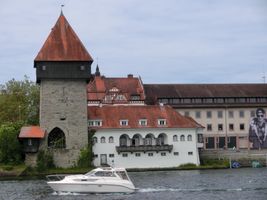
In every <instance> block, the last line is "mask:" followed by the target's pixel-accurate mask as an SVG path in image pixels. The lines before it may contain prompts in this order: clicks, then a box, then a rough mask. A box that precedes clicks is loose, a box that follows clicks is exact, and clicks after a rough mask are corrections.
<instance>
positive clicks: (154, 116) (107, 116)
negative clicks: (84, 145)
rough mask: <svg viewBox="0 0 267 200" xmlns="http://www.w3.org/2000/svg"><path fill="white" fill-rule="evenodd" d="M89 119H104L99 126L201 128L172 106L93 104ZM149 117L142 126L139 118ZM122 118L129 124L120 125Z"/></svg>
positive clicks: (89, 109) (90, 108) (89, 110)
mask: <svg viewBox="0 0 267 200" xmlns="http://www.w3.org/2000/svg"><path fill="white" fill-rule="evenodd" d="M88 119H89V120H102V126H101V127H98V128H126V129H127V128H158V127H167V128H198V127H199V128H200V127H202V126H201V125H199V124H198V123H196V122H195V121H194V120H193V119H189V118H186V117H184V116H182V115H180V114H179V113H177V112H176V111H175V110H174V109H173V108H172V107H170V106H159V105H150V106H147V105H144V106H102V107H99V106H91V107H88ZM140 119H147V126H140V125H139V120H140ZM158 119H166V121H167V125H166V126H160V125H158ZM120 120H128V126H120Z"/></svg>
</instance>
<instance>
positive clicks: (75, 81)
mask: <svg viewBox="0 0 267 200" xmlns="http://www.w3.org/2000/svg"><path fill="white" fill-rule="evenodd" d="M92 62H93V59H92V57H91V56H90V54H89V53H88V52H87V50H86V49H85V47H84V46H83V44H82V42H81V41H80V39H79V38H78V36H77V35H76V34H75V32H74V31H73V29H72V28H71V26H70V24H69V23H68V21H67V20H66V18H65V16H64V15H63V13H61V14H60V16H59V18H58V20H57V22H56V24H55V26H54V27H53V28H52V30H51V33H50V34H49V36H48V38H47V40H46V41H45V43H44V45H43V47H42V48H41V50H40V51H39V53H38V55H37V56H36V58H35V60H34V67H35V68H36V76H37V83H39V84H40V126H41V128H42V129H43V130H44V131H45V139H44V140H43V141H42V143H41V148H42V149H49V151H51V152H52V153H53V156H54V162H55V164H56V166H59V167H70V166H73V165H74V164H76V162H77V159H78V158H79V155H80V149H82V148H83V147H85V146H86V145H87V144H88V126H87V83H88V81H89V79H90V76H91V64H92Z"/></svg>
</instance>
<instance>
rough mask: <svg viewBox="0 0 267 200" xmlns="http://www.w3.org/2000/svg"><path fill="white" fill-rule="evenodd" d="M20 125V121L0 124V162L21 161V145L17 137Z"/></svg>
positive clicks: (12, 162)
mask: <svg viewBox="0 0 267 200" xmlns="http://www.w3.org/2000/svg"><path fill="white" fill-rule="evenodd" d="M21 126H22V124H21V123H7V124H2V125H0V163H5V164H8V163H10V164H18V163H21V162H22V156H21V149H22V147H21V145H20V143H19V141H18V139H17V137H18V134H19V131H20V128H21Z"/></svg>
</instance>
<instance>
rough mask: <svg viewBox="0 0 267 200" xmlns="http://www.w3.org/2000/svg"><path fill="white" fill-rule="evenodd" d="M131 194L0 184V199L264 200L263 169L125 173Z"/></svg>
mask: <svg viewBox="0 0 267 200" xmlns="http://www.w3.org/2000/svg"><path fill="white" fill-rule="evenodd" d="M129 176H130V177H131V179H132V181H133V182H134V184H135V186H136V187H137V188H139V190H138V191H137V192H136V193H133V194H78V193H59V194H58V193H55V192H53V190H52V189H50V188H49V186H48V185H47V184H46V181H45V180H23V181H0V199H1V200H9V199H12V200H14V199H25V200H38V199H40V200H41V199H47V200H48V199H49V200H50V199H51V200H60V199H62V200H63V199H64V200H71V199H75V200H83V199H84V200H85V199H90V200H111V199H114V200H122V199H127V200H142V199H147V200H150V199H164V200H168V199H185V200H193V199H197V200H220V199H223V200H225V199H229V200H230V199H234V200H238V199H242V200H246V199H247V200H252V199H253V200H266V199H267V168H260V169H252V168H247V169H225V170H201V171H199V170H189V171H157V172H132V173H129Z"/></svg>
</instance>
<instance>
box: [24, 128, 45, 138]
mask: <svg viewBox="0 0 267 200" xmlns="http://www.w3.org/2000/svg"><path fill="white" fill-rule="evenodd" d="M19 138H44V131H43V130H42V129H41V128H40V127H39V126H24V127H22V128H21V129H20V133H19Z"/></svg>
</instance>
